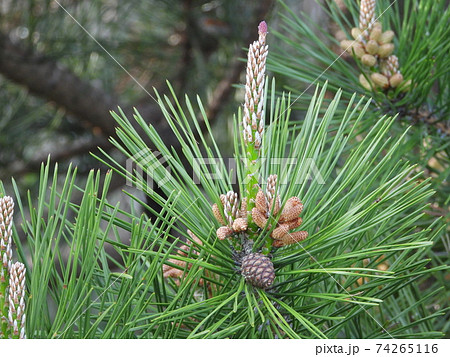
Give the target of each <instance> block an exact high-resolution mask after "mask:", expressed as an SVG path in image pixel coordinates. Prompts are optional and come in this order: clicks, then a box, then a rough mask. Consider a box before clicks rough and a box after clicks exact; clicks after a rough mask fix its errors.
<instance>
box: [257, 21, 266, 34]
mask: <svg viewBox="0 0 450 357" xmlns="http://www.w3.org/2000/svg"><path fill="white" fill-rule="evenodd" d="M258 32H259V33H260V34H264V35H265V34H267V23H266V22H265V21H261V22H260V23H259V26H258Z"/></svg>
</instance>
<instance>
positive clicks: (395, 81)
mask: <svg viewBox="0 0 450 357" xmlns="http://www.w3.org/2000/svg"><path fill="white" fill-rule="evenodd" d="M402 82H403V76H402V74H401V73H396V74H394V75H393V76H392V77H391V78H389V84H390V85H391V87H392V88H397V87H398V86H399V85H400V84H401V83H402Z"/></svg>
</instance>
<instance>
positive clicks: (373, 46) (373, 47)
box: [366, 40, 379, 55]
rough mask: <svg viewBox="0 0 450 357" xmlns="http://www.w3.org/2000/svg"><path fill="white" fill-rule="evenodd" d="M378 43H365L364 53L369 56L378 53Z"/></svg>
mask: <svg viewBox="0 0 450 357" xmlns="http://www.w3.org/2000/svg"><path fill="white" fill-rule="evenodd" d="M378 49H379V46H378V43H377V41H375V40H369V41H367V44H366V51H367V52H368V53H369V54H370V55H376V54H377V53H378Z"/></svg>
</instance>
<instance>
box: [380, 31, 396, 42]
mask: <svg viewBox="0 0 450 357" xmlns="http://www.w3.org/2000/svg"><path fill="white" fill-rule="evenodd" d="M394 35H395V33H394V31H391V30H388V31H386V32H383V33H382V34H381V36H380V38H379V39H378V42H380V43H381V44H385V43H390V42H392V40H393V39H394Z"/></svg>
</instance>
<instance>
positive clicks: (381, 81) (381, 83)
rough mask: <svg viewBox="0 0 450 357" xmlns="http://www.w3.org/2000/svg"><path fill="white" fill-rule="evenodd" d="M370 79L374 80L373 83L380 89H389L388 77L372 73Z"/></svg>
mask: <svg viewBox="0 0 450 357" xmlns="http://www.w3.org/2000/svg"><path fill="white" fill-rule="evenodd" d="M370 78H371V79H372V81H373V83H375V84H376V85H377V86H378V87H381V88H387V87H389V80H388V79H387V77H386V76H383V75H382V74H380V73H372V75H371V76H370Z"/></svg>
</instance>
